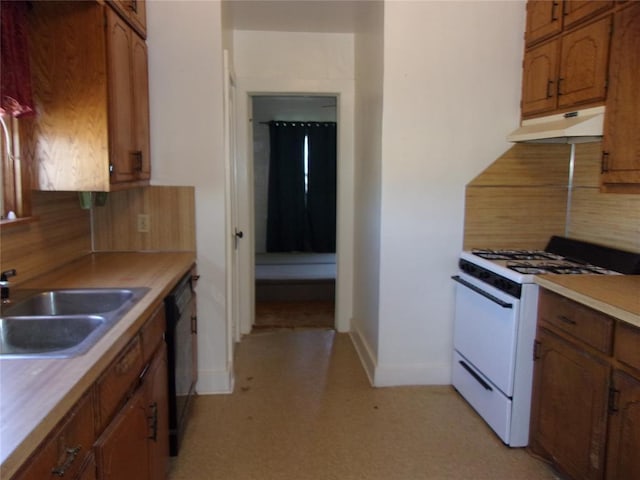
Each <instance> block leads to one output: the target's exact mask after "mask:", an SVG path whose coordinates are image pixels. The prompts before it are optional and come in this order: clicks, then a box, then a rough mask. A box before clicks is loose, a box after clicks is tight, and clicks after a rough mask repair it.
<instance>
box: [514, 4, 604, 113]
mask: <svg viewBox="0 0 640 480" xmlns="http://www.w3.org/2000/svg"><path fill="white" fill-rule="evenodd" d="M610 37H611V17H609V16H608V17H605V18H602V19H600V20H598V21H596V22H594V23H591V24H588V25H584V26H582V27H581V28H578V29H574V30H572V31H571V32H569V33H567V34H565V35H562V36H559V37H557V38H554V39H552V40H549V41H547V42H545V43H542V44H539V45H536V46H534V47H532V48H530V49H528V50H527V51H525V54H524V63H523V77H522V116H523V117H528V116H534V115H541V114H550V113H553V112H555V111H557V110H562V111H567V110H571V109H574V108H581V107H584V106H588V105H597V104H602V103H603V102H604V101H605V98H606V94H607V71H608V61H609V39H610Z"/></svg>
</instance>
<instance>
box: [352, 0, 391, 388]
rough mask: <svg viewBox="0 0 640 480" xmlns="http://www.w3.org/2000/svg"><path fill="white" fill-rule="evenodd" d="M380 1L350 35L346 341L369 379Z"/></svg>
mask: <svg viewBox="0 0 640 480" xmlns="http://www.w3.org/2000/svg"><path fill="white" fill-rule="evenodd" d="M383 15H384V10H383V3H382V2H370V3H369V8H368V9H367V11H366V12H363V14H362V15H361V18H360V20H361V25H360V28H359V29H358V33H357V34H356V37H355V78H356V82H355V83H356V121H355V132H356V133H355V182H354V203H355V211H356V212H357V214H356V216H355V218H354V244H355V248H354V256H353V263H354V284H353V294H354V299H353V318H352V321H351V337H352V339H353V341H354V345H355V346H356V348H357V350H358V353H359V355H360V358H361V360H362V363H363V365H364V366H365V370H366V371H367V374H368V375H369V378H370V379H371V381H373V378H374V376H375V366H376V364H377V356H378V348H379V342H378V336H379V329H380V322H379V312H378V302H379V301H380V296H379V285H380V206H381V198H380V192H381V175H382V171H381V167H382V89H383V85H382V79H383V74H384V71H383V70H384V38H383V26H384V25H383Z"/></svg>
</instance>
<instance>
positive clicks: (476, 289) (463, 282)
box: [451, 275, 513, 308]
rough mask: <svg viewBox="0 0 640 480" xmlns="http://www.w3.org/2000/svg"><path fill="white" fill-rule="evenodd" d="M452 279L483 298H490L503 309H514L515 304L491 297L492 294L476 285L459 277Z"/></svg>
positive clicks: (455, 276)
mask: <svg viewBox="0 0 640 480" xmlns="http://www.w3.org/2000/svg"><path fill="white" fill-rule="evenodd" d="M451 279H452V280H454V281H456V282H458V283H459V284H461V285H464V286H465V287H467V288H470V289H471V290H473V291H474V292H476V293H479V294H480V295H482V296H483V297H485V298H488V299H489V300H491V301H492V302H494V303H497V304H498V305H500V306H501V307H502V308H513V303H508V302H505V301H503V300H500V299H499V298H498V297H495V296H493V295H491V294H490V293H487V292H485V291H484V290H482V289H481V288H479V287H476V286H475V285H474V284H472V283H469V282H467V281H466V280H463V279H462V278H460V276H459V275H454V276H453V277H451Z"/></svg>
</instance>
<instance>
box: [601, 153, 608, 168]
mask: <svg viewBox="0 0 640 480" xmlns="http://www.w3.org/2000/svg"><path fill="white" fill-rule="evenodd" d="M608 171H609V152H606V151H603V152H602V160H601V161H600V173H605V172H608Z"/></svg>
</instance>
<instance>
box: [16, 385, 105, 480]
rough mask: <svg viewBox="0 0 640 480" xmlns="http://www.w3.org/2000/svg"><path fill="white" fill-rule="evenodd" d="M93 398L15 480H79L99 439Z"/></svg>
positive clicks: (75, 411)
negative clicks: (94, 443)
mask: <svg viewBox="0 0 640 480" xmlns="http://www.w3.org/2000/svg"><path fill="white" fill-rule="evenodd" d="M93 418H94V411H93V395H92V394H91V393H89V394H86V395H85V396H84V397H83V399H82V400H80V401H79V402H78V404H77V406H76V407H74V408H73V409H72V411H71V413H69V414H68V415H67V417H66V418H65V420H63V422H62V424H61V425H60V426H59V427H58V428H56V429H55V430H54V433H53V435H52V436H51V438H50V439H49V440H46V441H45V442H44V443H43V444H42V445H40V446H39V447H38V449H37V453H35V455H34V456H33V457H32V458H31V459H30V460H29V461H28V462H27V465H28V466H27V467H26V468H25V470H24V471H22V472H21V473H20V474H18V475H17V476H16V477H14V480H46V479H55V478H60V477H65V478H72V479H73V478H78V476H79V475H80V474H81V473H80V472H81V471H82V467H83V462H85V459H86V458H87V456H88V455H90V451H91V446H92V445H93V441H94V439H95V427H94V423H93Z"/></svg>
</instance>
